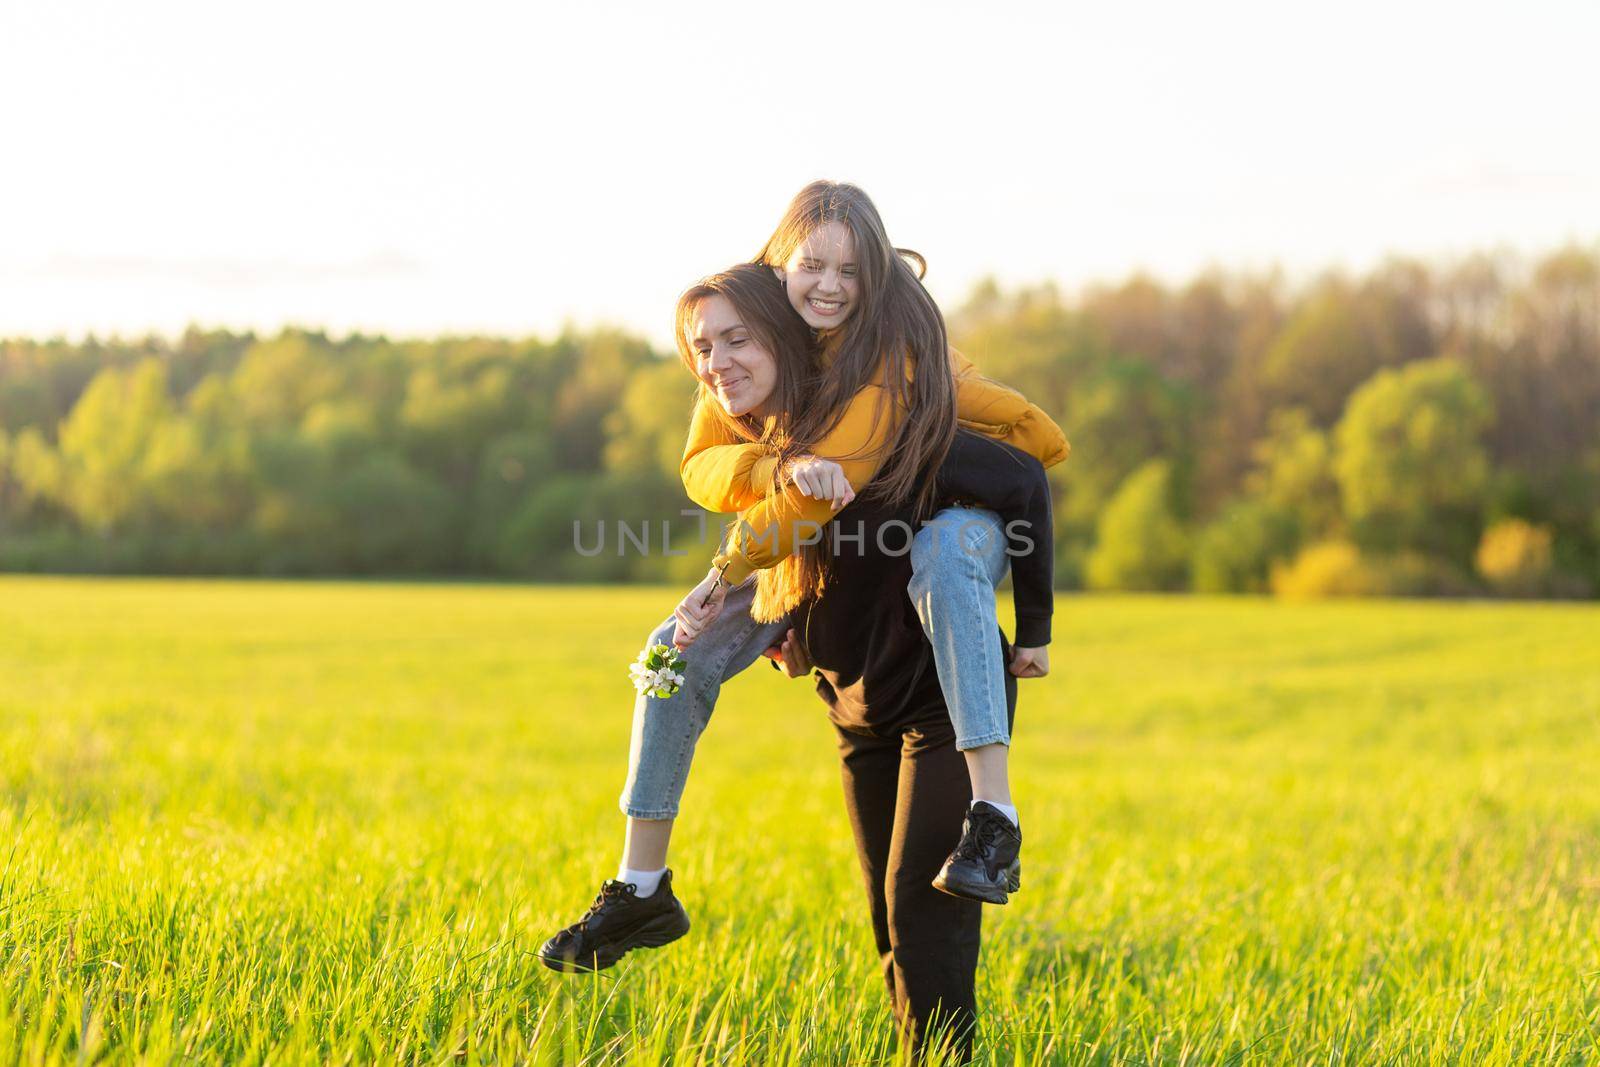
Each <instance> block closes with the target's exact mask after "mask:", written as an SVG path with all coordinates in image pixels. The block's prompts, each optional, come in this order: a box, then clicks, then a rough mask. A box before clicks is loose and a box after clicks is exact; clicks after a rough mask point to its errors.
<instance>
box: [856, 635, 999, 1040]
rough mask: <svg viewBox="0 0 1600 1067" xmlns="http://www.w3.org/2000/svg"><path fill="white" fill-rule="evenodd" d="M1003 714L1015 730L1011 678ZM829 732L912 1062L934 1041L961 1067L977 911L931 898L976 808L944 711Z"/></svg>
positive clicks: (978, 932)
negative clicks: (937, 1036)
mask: <svg viewBox="0 0 1600 1067" xmlns="http://www.w3.org/2000/svg"><path fill="white" fill-rule="evenodd" d="M1000 642H1001V647H1002V656H1003V660H1002V662H1010V659H1011V645H1010V643H1009V642H1007V641H1006V640H1005V638H1004V636H1002V637H1001V638H1000ZM1006 705H1007V711H1008V713H1009V714H1008V718H1009V719H1010V720H1011V721H1012V722H1013V723H1014V722H1015V720H1016V711H1017V680H1016V679H1015V678H1013V677H1012V676H1011V674H1010V672H1007V674H1006ZM835 729H836V730H838V733H839V762H840V771H841V773H842V774H843V777H844V801H845V807H846V808H848V809H849V812H850V825H851V827H852V828H853V829H854V830H855V834H856V852H857V853H858V854H859V856H860V858H861V873H862V875H864V876H865V878H866V883H867V904H868V907H869V908H870V909H871V912H872V935H873V938H874V939H875V940H876V941H877V944H878V958H879V959H880V960H881V961H882V964H883V980H884V981H885V982H886V983H887V984H888V986H889V999H890V1001H891V1002H892V1003H893V1004H894V1015H895V1019H896V1020H897V1021H898V1022H899V1024H900V1028H901V1033H902V1035H903V1037H904V1039H905V1040H906V1041H907V1042H908V1044H909V1048H910V1051H911V1052H912V1053H913V1055H916V1056H920V1055H921V1053H922V1052H924V1051H925V1050H926V1049H927V1047H928V1043H929V1041H930V1039H931V1037H932V1035H933V1033H934V1032H935V1031H939V1032H942V1033H943V1034H945V1035H946V1040H948V1042H949V1044H950V1047H951V1051H953V1052H957V1053H959V1058H960V1059H961V1060H962V1061H963V1062H965V1061H966V1060H968V1059H970V1058H971V1056H972V1041H973V1037H974V1036H975V1031H976V1029H977V1017H978V1006H977V993H976V989H975V986H976V984H977V974H978V945H979V941H980V939H981V936H982V918H983V905H981V904H978V903H976V902H975V901H971V900H962V899H961V898H959V897H952V896H950V895H949V894H947V893H941V892H939V891H938V890H937V889H935V888H933V876H934V875H936V874H938V873H939V868H940V866H942V865H943V864H944V860H945V857H946V856H948V855H949V854H950V850H951V849H953V848H955V847H956V842H957V841H959V840H960V839H961V821H962V819H963V818H965V816H966V812H967V806H968V805H969V804H970V803H971V800H972V782H971V779H969V778H968V777H967V761H966V758H965V757H964V756H962V755H961V753H960V752H958V751H957V750H956V738H955V730H954V728H953V727H952V726H951V724H950V714H949V711H948V710H947V709H946V708H945V706H944V704H943V702H942V701H940V702H938V703H936V704H934V705H932V706H930V707H929V708H928V709H927V711H926V712H925V713H924V714H921V715H918V716H915V717H914V721H912V722H910V723H908V724H906V725H902V726H898V727H894V728H888V729H885V728H865V729H860V730H857V729H846V728H844V727H841V726H836V727H835Z"/></svg>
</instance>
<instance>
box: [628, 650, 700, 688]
mask: <svg viewBox="0 0 1600 1067" xmlns="http://www.w3.org/2000/svg"><path fill="white" fill-rule="evenodd" d="M685 665H686V664H685V661H684V658H683V653H681V652H679V651H678V650H677V649H675V648H673V647H672V646H671V645H648V646H646V648H645V649H644V651H643V652H640V653H639V658H638V659H636V660H634V661H633V662H632V663H631V664H629V666H628V674H629V675H630V676H632V678H633V687H634V689H636V690H638V691H639V692H640V694H645V693H648V694H649V695H651V696H654V697H662V698H666V697H670V696H672V695H673V694H674V693H676V692H677V691H678V690H679V689H682V688H683V668H684V666H685Z"/></svg>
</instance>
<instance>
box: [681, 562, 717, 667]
mask: <svg viewBox="0 0 1600 1067" xmlns="http://www.w3.org/2000/svg"><path fill="white" fill-rule="evenodd" d="M727 599H728V587H727V585H726V584H724V583H723V581H722V580H721V575H720V574H719V573H718V572H717V570H716V569H715V568H713V569H712V571H711V573H710V574H707V575H706V576H705V578H704V579H702V580H701V582H700V584H699V585H697V586H695V587H694V588H693V589H691V590H689V595H688V596H686V597H684V598H683V599H682V600H680V601H678V606H677V608H675V609H674V610H673V612H672V617H673V618H675V619H677V620H678V625H677V627H676V628H675V629H674V632H673V635H672V643H673V644H674V645H676V646H677V647H678V650H679V651H680V652H681V651H682V650H684V649H686V648H688V647H689V646H690V645H692V644H694V640H695V638H697V637H699V636H700V634H701V633H702V632H704V630H705V628H706V627H707V626H710V625H711V624H712V622H714V621H715V620H716V617H717V616H718V615H720V614H722V602H723V601H724V600H727Z"/></svg>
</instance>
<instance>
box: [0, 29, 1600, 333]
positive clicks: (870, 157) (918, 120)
mask: <svg viewBox="0 0 1600 1067" xmlns="http://www.w3.org/2000/svg"><path fill="white" fill-rule="evenodd" d="M1597 49H1600V4H1595V3H1589V2H1573V3H1553V2H1539V0H1534V2H1525V3H1517V4H1509V3H1494V4H1477V3H1460V2H1456V3H1409V4H1408V3H1404V2H1400V0H1388V2H1384V3H1367V2H1343V3H1339V4H1319V5H1301V4H1294V3H1284V2H1282V0H1275V2H1261V3H1255V2H1250V3H1243V2H1225V0H1223V2H1211V3H1203V4H1202V3H1194V2H1192V0H1190V2H1185V3H1170V4H1153V3H1139V2H1127V3H1105V2H1098V3H1095V4H1092V5H1090V4H1082V5H1080V4H1041V5H1023V4H1005V3H987V4H978V3H973V2H970V0H968V2H962V3H944V2H928V0H923V2H919V3H908V4H898V3H896V4H873V3H861V4H855V3H849V4H847V3H798V2H794V0H790V2H788V3H781V4H765V3H749V2H745V3H700V2H697V3H694V4H669V3H640V4H608V3H562V4H559V5H550V6H548V7H546V6H544V5H540V4H534V3H513V4H491V3H480V2H462V0H455V2H452V3H449V4H442V3H441V4H429V5H425V6H424V5H418V6H413V5H407V4H403V3H399V2H397V0H386V2H383V3H367V2H340V0H318V2H316V3H302V2H299V0H275V2H273V3H270V4H262V3H242V2H241V3H229V2H217V0H210V2H204V3H198V2H196V3H191V2H170V0H139V2H136V3H129V2H126V0H123V2H107V3H89V2H82V0H49V2H41V0H0V336H16V335H23V334H28V335H35V336H43V335H49V334H54V333H66V334H68V335H72V336H78V335H81V334H82V333H84V332H85V331H89V330H93V331H96V332H98V333H101V334H106V333H111V332H118V333H122V334H130V333H140V332H144V331H146V330H150V329H157V330H162V331H167V332H177V331H179V330H181V329H182V328H183V327H184V326H185V325H186V324H188V323H190V322H197V323H199V324H201V325H203V326H229V327H234V328H244V327H252V328H256V329H258V330H267V331H272V330H276V329H277V328H278V327H279V326H281V325H283V324H285V323H294V324H301V325H307V326H321V327H325V328H328V329H330V330H333V331H335V332H339V333H343V332H345V331H348V330H352V329H363V330H368V331H385V332H388V333H390V334H401V335H413V334H432V333H437V332H446V331H452V332H464V331H491V332H496V333H514V334H522V333H537V334H542V335H549V334H552V333H554V332H555V331H556V330H558V329H559V328H560V327H561V325H562V323H564V322H568V321H570V322H574V323H577V324H579V325H587V324H593V323H598V322H612V323H618V324H621V325H624V326H627V327H629V328H632V329H635V330H638V331H641V332H643V333H645V334H646V335H648V336H649V337H651V338H652V339H653V340H656V341H657V342H658V343H664V342H665V340H666V339H667V338H668V336H669V335H670V319H671V312H672V306H673V301H674V299H675V298H676V295H677V293H678V292H679V291H680V290H681V289H683V288H684V287H685V286H686V285H688V284H689V283H690V282H692V281H693V280H694V279H695V278H696V277H698V276H699V275H702V274H705V273H708V272H710V271H713V270H717V269H720V268H722V267H725V266H727V265H729V264H731V263H732V262H735V261H737V260H741V259H745V258H748V257H749V256H750V255H751V254H752V253H754V252H755V250H756V248H757V247H758V246H759V245H760V243H761V241H762V240H763V239H764V238H765V237H766V235H767V233H768V232H769V231H770V230H771V228H772V227H773V225H774V224H775V223H776V222H777V220H778V217H779V215H780V214H781V212H782V209H783V207H784V205H785V204H786V203H787V201H788V199H789V197H790V196H791V195H793V193H794V192H795V191H796V190H798V189H799V188H800V186H802V185H804V184H805V183H806V182H807V181H809V180H811V179H813V178H817V177H828V178H836V179H842V180H847V181H854V182H856V183H857V184H860V185H861V186H863V187H864V188H865V189H866V190H867V192H868V193H869V194H870V195H871V196H872V197H873V199H874V200H875V201H876V202H877V204H878V207H879V208H880V210H881V211H882V213H883V216H884V219H885V221H886V223H887V225H888V228H889V234H890V236H891V238H892V239H893V240H894V241H895V242H896V243H897V244H900V245H905V246H909V247H912V248H916V249H918V250H919V251H921V252H923V253H924V254H925V255H926V256H927V257H928V259H929V261H930V264H931V273H930V276H929V279H928V284H929V287H930V288H931V289H932V291H933V293H934V295H935V296H936V297H937V298H938V299H939V300H940V301H941V302H942V303H943V304H944V305H945V307H946V308H947V309H953V308H954V307H955V306H956V305H958V304H959V303H960V301H961V299H962V298H963V297H964V296H965V294H966V293H967V291H968V289H969V288H970V286H971V285H972V283H973V282H974V281H975V280H976V279H978V278H980V277H983V276H984V275H989V274H992V275H995V276H997V277H999V278H1000V279H1001V281H1002V282H1004V283H1007V284H1013V285H1014V284H1023V283H1032V282H1038V281H1043V280H1046V279H1054V280H1056V281H1057V282H1059V283H1061V284H1063V285H1064V286H1066V287H1068V288H1069V289H1070V288H1075V287H1077V286H1080V285H1083V284H1085V283H1088V282H1093V281H1112V280H1116V279H1119V278H1121V277H1123V276H1125V275H1126V274H1128V273H1129V272H1130V271H1133V270H1135V269H1141V268H1142V269H1146V270H1149V271H1151V272H1153V273H1154V274H1156V275H1157V276H1159V277H1162V278H1164V279H1166V280H1169V281H1172V280H1182V279H1185V278H1187V277H1188V276H1190V275H1192V274H1193V273H1194V272H1196V271H1198V270H1200V269H1202V268H1204V267H1206V266H1207V265H1210V264H1219V265H1222V266H1225V267H1230V268H1259V267H1264V266H1267V265H1270V264H1281V265H1283V266H1284V267H1286V268H1288V269H1289V270H1290V271H1291V272H1292V273H1297V274H1298V273H1308V272H1311V271H1314V270H1316V269H1319V268H1322V267H1326V266H1342V267H1346V268H1350V269H1357V270H1359V269H1364V268H1366V267H1370V266H1371V265H1373V264H1374V263H1376V262H1377V261H1379V260H1380V259H1381V258H1382V257H1383V256H1384V255H1385V254H1386V253H1390V252H1402V253H1408V254H1416V255H1423V256H1430V257H1446V258H1447V257H1450V256H1453V255H1458V254H1461V253H1464V252H1468V251H1472V250H1476V249H1485V248H1490V247H1502V246H1503V247H1509V248H1511V249H1513V250H1518V251H1523V252H1538V251H1542V250H1546V249H1549V248H1553V247H1555V246H1557V245H1559V244H1561V243H1563V242H1565V241H1568V240H1579V241H1583V242H1586V243H1591V242H1593V241H1595V240H1596V239H1600V136H1597V135H1596V131H1600V74H1597V54H1600V52H1597Z"/></svg>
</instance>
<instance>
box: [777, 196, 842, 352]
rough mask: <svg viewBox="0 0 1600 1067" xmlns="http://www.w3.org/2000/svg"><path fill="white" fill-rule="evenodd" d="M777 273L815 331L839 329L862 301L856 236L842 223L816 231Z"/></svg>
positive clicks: (818, 228)
mask: <svg viewBox="0 0 1600 1067" xmlns="http://www.w3.org/2000/svg"><path fill="white" fill-rule="evenodd" d="M776 272H777V274H778V277H779V278H781V279H783V283H784V289H785V291H786V292H787V293H788V294H789V303H790V304H792V305H794V309H795V310H796V311H798V312H799V313H800V317H801V318H802V319H805V320H806V325H807V326H810V327H811V328H812V329H814V330H834V329H838V328H839V327H840V326H842V325H844V321H845V320H846V319H848V318H849V317H850V313H851V312H853V311H854V310H855V308H856V304H857V303H858V302H859V300H860V299H861V272H860V268H859V266H858V265H857V263H856V241H855V236H854V235H853V234H851V232H850V227H848V226H846V225H845V224H844V223H842V222H838V221H833V222H827V223H824V224H823V225H821V226H819V227H817V228H816V229H815V230H813V231H812V232H811V235H810V236H809V237H807V238H806V239H805V240H804V241H802V242H801V243H800V246H799V247H798V248H796V249H795V250H794V254H793V255H791V256H790V257H789V259H788V260H787V261H786V262H785V263H784V265H783V266H782V267H780V268H776Z"/></svg>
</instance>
